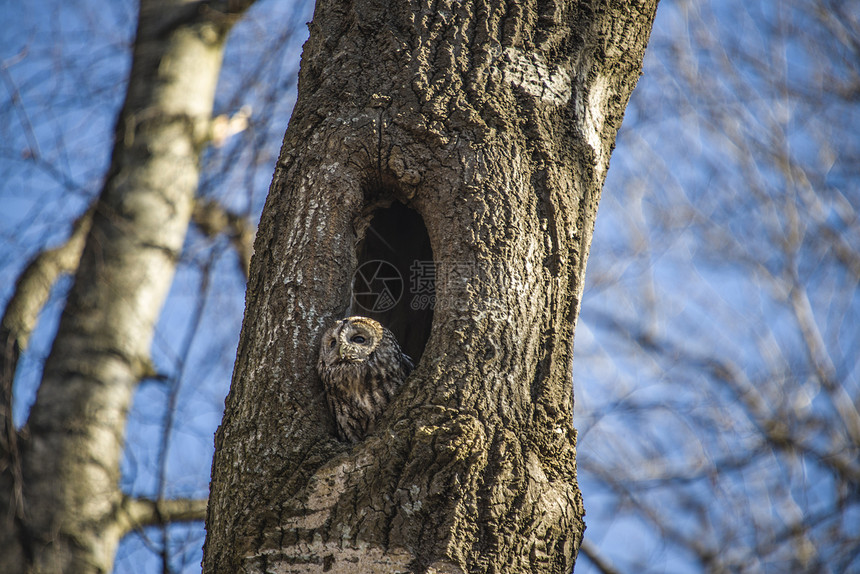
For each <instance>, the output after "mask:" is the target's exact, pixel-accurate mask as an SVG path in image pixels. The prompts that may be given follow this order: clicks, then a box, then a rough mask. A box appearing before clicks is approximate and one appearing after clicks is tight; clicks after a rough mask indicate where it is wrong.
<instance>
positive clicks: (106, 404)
mask: <svg viewBox="0 0 860 574" xmlns="http://www.w3.org/2000/svg"><path fill="white" fill-rule="evenodd" d="M250 4H251V2H250V1H245V2H235V1H231V2H187V1H180V0H143V1H142V2H141V4H140V19H139V22H138V29H137V38H136V41H135V45H134V56H133V63H132V69H131V74H130V78H129V85H128V93H127V96H126V100H125V103H124V106H123V109H122V112H121V114H120V117H119V120H118V122H117V127H116V135H115V142H114V149H113V156H112V161H111V167H110V172H109V174H108V176H107V177H106V180H105V184H104V187H103V189H102V192H101V194H100V197H99V199H98V201H97V202H96V204H95V206H94V208H93V209H92V210H91V212H89V213H88V214H87V215H86V217H85V218H83V219H82V220H81V222H80V223H79V225H78V226H77V230H76V231H75V233H74V234H73V235H72V237H71V239H70V241H69V242H68V243H67V244H66V245H65V246H64V247H62V248H60V249H57V250H54V251H51V252H46V254H43V255H42V256H40V257H38V258H36V259H35V260H34V262H33V263H32V264H31V265H30V267H29V268H28V271H27V272H26V273H25V274H24V275H23V276H22V278H21V280H20V281H19V282H18V285H17V291H16V293H15V295H14V297H13V299H12V302H11V303H10V305H9V307H8V308H7V312H6V314H5V315H4V320H3V325H2V327H3V328H2V331H0V335H2V338H3V339H2V343H3V347H4V348H3V356H2V359H0V362H2V365H0V367H2V368H0V376H2V377H3V393H2V396H0V407H2V408H0V417H2V419H3V421H2V422H3V427H4V428H3V440H2V441H0V460H2V462H3V464H2V466H0V470H2V474H0V487H2V496H0V548H2V551H0V572H9V573H17V572H64V573H77V572H82V573H83V572H110V571H111V569H112V565H113V560H114V554H115V551H116V547H117V545H118V543H119V540H120V538H121V537H122V536H123V535H124V534H125V533H127V532H129V531H130V530H132V529H133V528H138V527H140V526H143V525H147V524H158V523H163V522H164V521H171V520H191V519H198V520H199V519H200V518H202V515H203V512H204V508H205V501H195V500H184V501H151V500H140V499H130V498H128V497H126V496H124V495H123V493H122V492H121V491H120V489H119V483H118V480H119V463H120V455H121V451H122V447H123V440H124V431H125V424H126V414H127V411H128V408H129V405H130V402H131V398H132V395H133V393H134V390H135V388H136V385H137V383H138V382H139V381H140V380H141V379H142V378H143V377H146V376H147V375H151V374H153V373H152V371H151V367H150V366H149V365H150V361H149V347H150V342H151V340H152V336H153V330H154V326H155V322H156V320H157V318H158V315H159V313H160V311H161V306H162V303H163V301H164V298H165V296H166V294H167V290H168V288H169V286H170V284H171V281H172V277H173V272H174V268H175V265H176V261H177V258H178V256H179V253H180V250H181V248H182V244H183V240H184V237H185V232H186V230H187V227H188V223H189V218H190V216H191V212H192V204H193V199H194V193H195V191H196V188H197V181H198V175H199V174H198V171H199V170H198V162H199V154H200V152H201V150H202V149H203V146H204V145H205V143H206V141H207V140H208V138H209V126H210V120H211V113H212V103H213V98H214V93H215V85H216V83H217V79H218V73H219V70H220V64H221V56H222V52H223V45H224V40H225V37H226V35H227V32H228V31H229V29H230V28H231V26H232V23H233V22H234V21H235V19H236V17H237V16H238V15H239V14H240V13H241V12H242V11H243V10H244V9H245V8H246V7H247V6H248V5H250ZM64 271H65V272H70V271H75V279H74V284H73V286H72V288H71V291H70V293H69V296H68V300H67V302H66V305H65V308H64V310H63V314H62V318H61V321H60V326H59V329H58V332H57V335H56V338H55V340H54V344H53V347H52V350H51V353H50V356H49V357H48V358H47V361H46V363H45V366H44V374H43V378H42V382H41V385H40V387H39V391H38V396H37V399H36V402H35V404H34V406H33V408H32V411H31V413H30V417H29V420H28V422H27V424H26V426H25V428H24V429H23V430H22V431H21V432H20V433H19V432H17V431H16V429H15V428H14V426H13V424H12V421H11V404H12V396H11V389H12V384H11V381H12V376H13V374H14V371H15V363H16V361H17V358H18V353H19V351H20V350H22V349H23V348H24V347H25V346H26V341H27V336H28V335H29V332H30V331H31V330H32V326H33V324H34V323H35V320H36V316H37V314H38V311H39V310H40V308H41V306H42V304H44V301H45V300H46V299H47V294H48V291H49V289H50V285H51V283H52V282H53V281H54V280H55V279H56V277H57V275H58V274H59V273H61V272H64Z"/></svg>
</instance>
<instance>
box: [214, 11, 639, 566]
mask: <svg viewBox="0 0 860 574" xmlns="http://www.w3.org/2000/svg"><path fill="white" fill-rule="evenodd" d="M655 8H656V0H642V1H639V2H627V1H620V0H619V1H613V2H598V1H593V2H571V1H561V0H559V1H554V2H553V1H551V2H529V1H527V0H517V1H510V2H506V3H499V2H485V1H484V2H482V1H473V2H458V1H453V0H442V1H439V2H435V3H432V4H431V3H419V2H409V3H389V2H383V1H381V0H353V1H351V2H344V1H343V0H320V1H318V3H317V7H316V14H315V16H314V21H313V23H312V25H311V35H310V39H309V40H308V42H307V44H306V45H305V50H304V55H303V62H302V70H301V74H300V83H299V97H298V102H297V104H296V108H295V110H294V112H293V117H292V120H291V123H290V126H289V129H288V130H287V133H286V136H285V140H284V145H283V148H282V150H281V156H280V160H279V163H278V166H277V169H276V172H275V176H274V181H273V183H272V187H271V190H270V193H269V198H268V201H267V204H266V207H265V209H264V212H263V216H262V220H261V223H260V227H259V232H258V236H257V242H256V254H255V257H254V260H253V263H252V269H251V279H250V283H249V286H248V295H247V309H246V315H245V322H244V326H243V331H242V335H241V340H240V344H239V351H238V358H237V363H236V367H235V372H234V377H233V384H232V389H231V392H230V395H229V397H228V399H227V410H226V413H225V418H224V421H223V424H222V426H221V428H220V429H219V431H218V433H217V436H216V455H215V461H214V463H213V479H212V492H211V496H210V506H209V513H208V519H207V528H208V536H207V541H206V545H205V548H204V570H205V571H206V572H239V571H243V572H266V571H273V572H287V571H288V572H312V571H313V572H317V571H332V572H375V571H379V572H392V571H397V570H399V571H415V572H434V571H435V572H467V571H468V572H524V571H529V572H538V571H540V572H564V573H568V572H570V571H571V569H572V567H573V563H574V560H575V557H576V552H577V549H578V547H579V543H580V541H581V539H582V533H583V530H584V523H583V514H584V511H583V506H582V500H581V496H580V493H579V490H578V487H577V484H576V461H575V442H576V431H575V430H574V428H573V426H572V410H573V398H572V389H571V381H570V371H571V360H572V352H573V350H572V343H573V334H574V328H575V324H576V317H577V313H578V310H579V304H580V298H581V294H582V286H583V276H584V271H585V262H586V258H587V255H588V249H589V245H590V241H591V236H592V229H593V225H594V218H595V215H596V211H597V203H598V199H599V197H600V190H601V187H602V184H603V181H604V177H605V175H606V170H607V167H608V163H609V156H610V152H611V149H612V146H613V142H614V139H615V134H616V131H617V129H618V127H619V125H620V123H621V118H622V115H623V112H624V107H625V105H626V103H627V100H628V98H629V95H630V92H631V90H632V89H633V87H634V86H635V84H636V81H637V78H638V75H639V71H640V69H641V62H642V55H643V52H644V48H645V45H646V43H647V39H648V35H649V32H650V28H651V22H652V20H653V16H654V11H655ZM403 218H412V219H414V220H415V221H416V222H417V223H415V224H412V223H410V224H409V225H392V221H393V220H402V219H403ZM395 222H396V221H395ZM422 222H423V226H422V225H421V223H422ZM422 227H426V235H425V232H424V230H423V228H422ZM372 236H378V237H380V239H381V240H380V241H379V242H378V243H379V245H382V246H383V247H368V246H369V245H370V243H371V241H372V240H371V237H372ZM428 248H429V251H428ZM428 252H429V253H432V260H433V261H432V265H431V266H430V268H431V269H432V271H427V269H428V266H427V265H423V264H422V263H420V262H421V260H422V258H423V257H425V255H424V253H428ZM392 254H393V255H392ZM389 255H391V257H393V258H394V259H396V260H397V261H409V260H410V259H415V260H418V261H419V263H417V264H415V265H416V267H414V268H413V273H412V274H410V276H409V279H410V280H411V281H409V282H408V287H410V288H411V292H410V293H407V294H404V296H405V297H406V298H407V299H408V298H410V297H413V296H414V295H418V294H419V291H420V289H417V287H420V285H418V283H420V280H422V279H426V276H423V277H422V276H421V273H424V272H421V273H419V275H418V277H417V279H418V281H415V280H416V276H415V274H414V273H415V271H414V270H415V269H417V270H419V271H420V270H421V269H422V268H423V269H425V272H426V273H432V274H433V275H434V277H433V278H434V279H435V308H434V309H433V310H432V313H429V314H428V313H427V311H426V310H423V311H421V310H418V311H415V310H413V309H412V308H411V307H419V308H420V307H421V305H420V304H418V305H415V304H411V305H403V304H401V305H398V306H396V307H394V308H393V309H392V310H390V311H389V312H388V314H387V316H386V322H387V323H389V324H390V325H392V330H393V331H394V332H395V334H396V335H397V336H398V338H400V339H401V340H404V339H408V340H411V341H416V340H417V341H418V344H415V343H413V348H417V349H418V350H419V353H415V351H414V350H412V352H413V353H415V354H420V355H421V359H420V361H419V363H418V365H417V368H416V370H415V371H414V373H413V374H412V375H411V377H410V378H409V379H408V381H407V382H406V384H405V386H404V387H403V390H402V391H401V392H400V394H399V396H398V397H397V398H396V399H395V401H394V402H393V403H392V404H391V405H390V407H389V409H388V412H387V413H386V415H385V416H384V417H383V420H382V421H381V422H380V424H379V425H378V426H377V429H378V430H377V432H376V433H374V434H373V435H371V436H370V437H369V438H367V439H366V440H364V441H362V442H360V443H358V444H356V445H348V444H344V443H340V442H338V441H337V440H336V439H335V437H334V432H333V424H332V421H331V417H330V415H329V414H328V412H327V410H326V406H325V402H324V400H323V397H322V386H321V383H320V381H319V379H318V376H317V374H316V372H315V362H316V357H317V349H318V345H319V341H320V336H321V334H322V332H323V330H324V329H325V328H326V327H327V326H329V325H330V324H331V322H332V320H333V319H335V318H338V317H341V316H343V315H344V314H345V313H347V312H348V311H347V309H348V308H349V307H350V304H351V299H352V292H351V286H352V281H353V274H354V273H355V272H356V270H357V269H358V268H359V267H360V266H361V265H362V264H363V263H368V262H371V261H373V260H380V259H383V260H388V258H389ZM395 266H399V265H398V264H395ZM401 270H402V267H401ZM404 290H405V289H404ZM415 300H417V299H415ZM419 303H420V301H419ZM353 305H354V303H353ZM355 310H356V309H355V308H353V312H355ZM425 324H432V329H430V330H429V333H430V334H429V339H426V340H425V339H424V336H423V335H421V333H424V332H425ZM416 333H417V335H416Z"/></svg>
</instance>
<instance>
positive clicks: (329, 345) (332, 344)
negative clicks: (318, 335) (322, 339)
mask: <svg viewBox="0 0 860 574" xmlns="http://www.w3.org/2000/svg"><path fill="white" fill-rule="evenodd" d="M335 343H337V341H336V340H335V339H332V340H331V341H329V343H328V348H329V349H334V344H335Z"/></svg>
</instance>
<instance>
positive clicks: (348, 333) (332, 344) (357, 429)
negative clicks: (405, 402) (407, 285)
mask: <svg viewBox="0 0 860 574" xmlns="http://www.w3.org/2000/svg"><path fill="white" fill-rule="evenodd" d="M413 368H414V365H413V363H412V359H411V358H409V356H408V355H407V354H406V353H404V352H403V351H402V350H401V349H400V345H398V344H397V339H396V338H395V337H394V335H393V334H392V333H391V331H389V330H388V329H386V328H385V327H383V326H382V325H380V324H379V323H378V322H377V321H375V320H373V319H370V318H368V317H359V316H354V317H347V318H346V319H341V320H339V321H337V322H336V323H335V324H334V325H333V326H331V327H329V329H327V330H326V332H325V333H324V334H323V337H322V341H321V343H320V354H319V360H318V362H317V370H318V372H319V375H320V378H321V379H322V382H323V387H324V388H325V393H326V399H327V401H328V405H329V409H330V410H331V413H332V415H333V416H334V420H335V426H336V427H337V436H338V438H339V439H341V440H345V441H349V442H358V441H360V440H362V439H364V438H365V437H366V436H367V435H368V434H370V433H371V432H373V430H374V425H375V423H376V421H377V419H378V418H379V416H380V415H381V414H382V412H383V411H384V410H385V409H386V407H387V406H388V404H389V403H390V402H391V399H392V398H393V397H394V395H395V393H396V392H397V389H398V388H399V387H400V385H401V384H403V381H405V380H406V377H408V376H409V373H411V372H412V369H413Z"/></svg>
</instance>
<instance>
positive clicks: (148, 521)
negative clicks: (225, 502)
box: [117, 496, 209, 534]
mask: <svg viewBox="0 0 860 574" xmlns="http://www.w3.org/2000/svg"><path fill="white" fill-rule="evenodd" d="M208 502H209V501H208V500H207V499H205V498H202V499H198V498H178V499H175V500H150V499H148V498H135V497H131V496H125V497H123V500H122V505H121V506H120V509H119V511H118V512H117V523H118V525H119V527H120V530H121V531H122V532H123V534H126V533H128V532H131V531H132V530H135V529H137V528H143V527H145V526H156V525H159V524H167V523H176V522H193V521H195V520H203V519H205V518H206V505H207V504H208Z"/></svg>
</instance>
